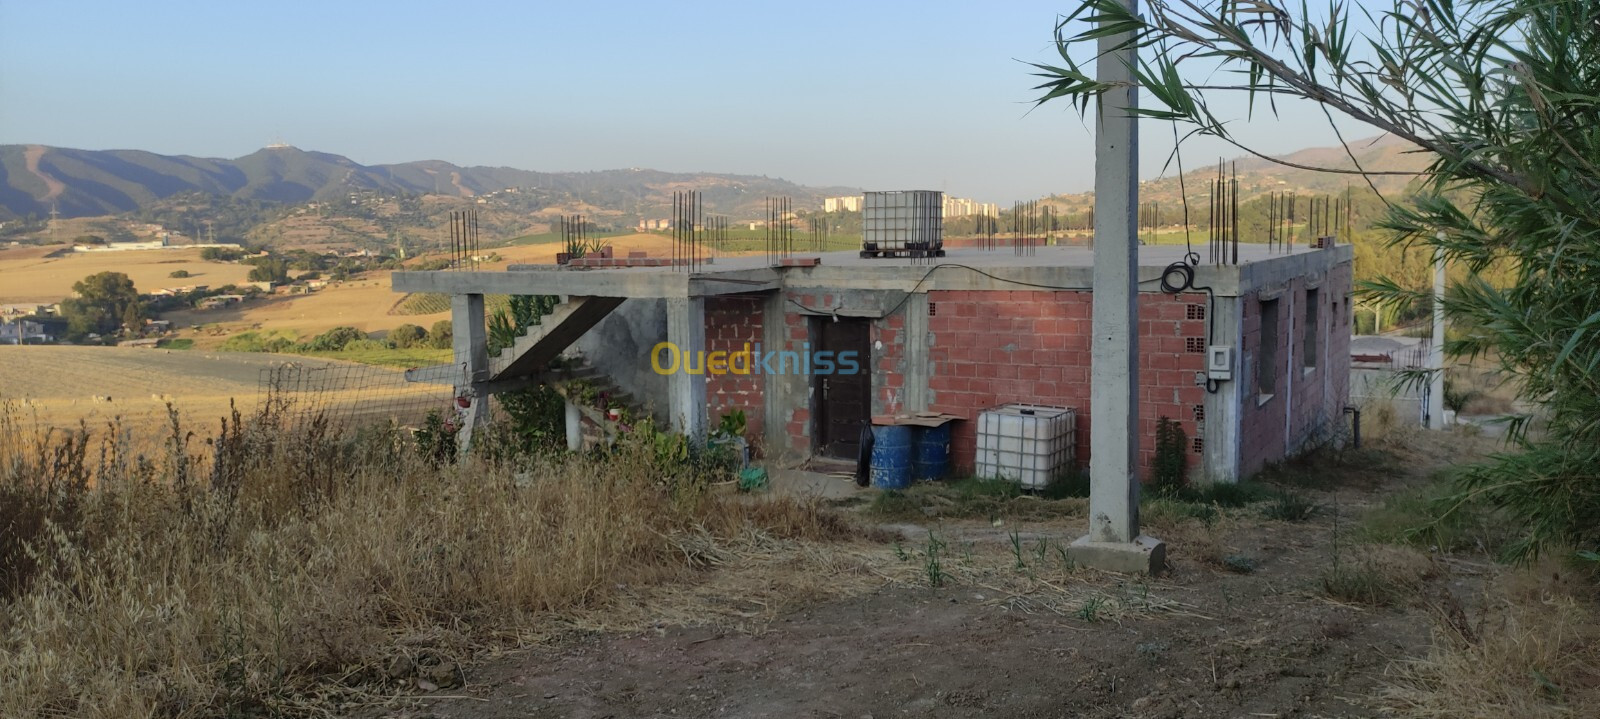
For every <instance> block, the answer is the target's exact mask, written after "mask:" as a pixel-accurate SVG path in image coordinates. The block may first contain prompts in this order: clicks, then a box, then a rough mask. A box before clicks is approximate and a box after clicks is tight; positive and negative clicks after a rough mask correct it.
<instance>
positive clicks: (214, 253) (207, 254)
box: [200, 247, 244, 262]
mask: <svg viewBox="0 0 1600 719" xmlns="http://www.w3.org/2000/svg"><path fill="white" fill-rule="evenodd" d="M243 256H244V255H243V253H241V252H240V251H238V250H230V249H228V248H226V247H202V248H201V249H200V259H202V260H205V261H207V262H233V261H236V260H238V259H239V258H241V257H243Z"/></svg>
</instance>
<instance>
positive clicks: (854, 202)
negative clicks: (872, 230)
mask: <svg viewBox="0 0 1600 719" xmlns="http://www.w3.org/2000/svg"><path fill="white" fill-rule="evenodd" d="M822 211H823V212H860V211H861V196H860V195H845V196H844V197H829V198H827V199H824V200H823V201H822Z"/></svg>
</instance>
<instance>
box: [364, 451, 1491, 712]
mask: <svg viewBox="0 0 1600 719" xmlns="http://www.w3.org/2000/svg"><path fill="white" fill-rule="evenodd" d="M1465 441H1467V442H1469V443H1470V442H1476V441H1477V440H1465ZM1474 451H1477V448H1476V446H1474V447H1473V448H1471V449H1464V448H1463V446H1462V445H1461V444H1460V443H1459V442H1458V443H1455V444H1448V443H1447V444H1445V445H1441V446H1434V447H1431V448H1429V449H1427V450H1425V451H1421V452H1413V453H1409V454H1407V455H1405V456H1404V457H1402V458H1401V460H1402V461H1400V462H1397V463H1394V464H1390V465H1386V466H1383V467H1377V468H1369V469H1367V470H1364V471H1361V472H1356V473H1354V474H1353V475H1352V477H1351V481H1350V482H1348V483H1345V484H1342V485H1340V486H1338V487H1337V488H1332V489H1321V490H1317V489H1305V490H1304V491H1305V493H1306V495H1305V496H1308V497H1310V498H1312V499H1313V500H1314V501H1315V502H1316V503H1317V505H1318V509H1317V511H1316V513H1315V514H1314V515H1313V516H1312V517H1311V518H1310V519H1309V520H1308V521H1279V520H1273V519H1268V518H1265V517H1264V516H1263V514H1262V510H1261V509H1260V508H1259V507H1257V508H1248V507H1245V508H1238V509H1227V510H1223V511H1221V512H1220V513H1219V515H1218V516H1217V517H1215V518H1214V519H1212V520H1210V521H1201V520H1199V519H1196V518H1194V517H1191V516H1183V515H1182V513H1180V512H1174V511H1172V508H1171V507H1163V506H1147V509H1146V515H1147V516H1146V519H1145V530H1146V532H1147V533H1149V534H1152V535H1154V536H1158V537H1160V538H1162V539H1164V540H1166V541H1167V542H1168V543H1169V552H1170V554H1169V563H1170V565H1171V570H1170V571H1169V572H1168V573H1167V574H1166V575H1164V576H1161V577H1157V578H1140V577H1130V576H1122V575H1114V574H1107V573H1100V572H1096V571H1092V570H1087V569H1084V568H1081V567H1075V566H1072V565H1071V563H1070V562H1069V561H1068V560H1067V558H1066V555H1065V554H1064V553H1063V552H1061V551H1060V549H1061V548H1062V547H1064V546H1065V545H1066V543H1068V542H1070V541H1071V540H1072V539H1074V538H1075V537H1076V536H1078V535H1079V534H1081V532H1082V531H1083V527H1084V525H1085V523H1086V518H1085V514H1084V509H1085V505H1084V503H1083V500H1075V499H1067V500H1059V501H1045V500H1036V499H1032V498H1020V499H1012V500H1010V501H1009V503H1007V504H1005V505H1003V506H1001V508H1000V509H999V510H997V512H996V516H995V517H994V518H991V519H982V518H954V517H941V516H937V515H940V514H941V512H940V511H939V510H938V509H937V507H935V508H934V509H933V510H932V511H931V512H930V510H927V509H925V510H923V511H924V514H932V515H935V516H926V517H925V518H924V519H923V520H919V521H915V522H899V523H894V522H887V521H884V520H883V519H882V518H881V516H879V515H874V514H873V513H872V512H869V511H867V507H868V505H869V502H868V501H867V499H866V498H865V497H863V498H862V499H859V500H856V501H846V502H844V503H843V504H844V505H846V506H847V509H848V510H849V511H855V512H859V513H860V518H861V519H862V520H863V521H864V522H867V523H875V524H877V525H878V527H879V529H880V530H882V531H884V532H887V533H888V534H886V535H884V536H888V537H893V538H892V539H886V540H884V541H875V542H866V543H858V544H852V545H850V546H849V547H846V548H835V549H827V550H819V549H816V548H788V549H773V550H770V551H768V550H764V551H761V552H757V553H755V554H754V555H752V556H754V557H757V558H756V559H740V558H726V559H725V560H723V561H720V562H716V563H715V564H716V568H715V569H711V570H708V571H707V572H706V573H705V574H704V576H703V577H702V578H701V579H703V581H702V582H700V583H698V584H697V585H696V586H694V587H692V588H691V589H688V590H684V591H640V592H638V593H632V594H630V599H629V600H628V601H625V602H622V603H619V604H614V605H612V606H610V607H608V608H604V609H599V610H597V611H596V612H595V613H594V614H593V615H591V616H587V617H580V618H577V619H574V620H572V621H571V622H569V623H567V624H563V625H562V626H561V628H560V629H559V630H558V631H553V632H552V633H551V634H550V635H549V636H546V637H540V638H538V639H536V640H532V641H530V642H529V644H530V646H531V648H527V649H524V650H522V651H518V652H513V653H510V654H506V655H501V656H497V657H489V658H479V660H478V661H477V662H476V663H468V664H467V665H466V666H467V668H466V669H465V671H464V672H461V673H460V674H459V675H454V674H452V675H450V676H447V677H442V678H441V677H437V676H436V677H435V679H439V680H440V682H442V683H437V684H436V683H432V682H426V681H425V682H424V683H423V684H421V685H420V687H421V689H423V690H430V691H424V692H422V696H421V697H420V698H418V697H406V698H396V699H394V700H391V701H389V702H387V703H386V704H385V705H384V706H383V708H381V709H378V708H369V709H368V710H367V711H366V712H365V713H364V714H363V715H365V716H401V717H437V718H439V719H444V718H458V717H459V718H463V719H464V718H466V717H494V718H498V717H672V716H695V717H699V716H708V717H709V716H728V717H818V718H822V717H850V718H851V719H857V718H859V717H978V716H1007V717H1148V718H1156V717H1287V716H1303V717H1367V716H1374V715H1376V714H1378V713H1380V712H1379V710H1378V708H1377V707H1376V705H1375V703H1374V698H1375V697H1376V696H1377V695H1378V694H1379V693H1380V692H1381V691H1382V690H1383V688H1384V686H1385V677H1386V675H1387V674H1388V673H1389V672H1391V671H1392V669H1393V667H1394V666H1395V665H1396V663H1397V662H1400V661H1403V660H1406V659H1408V658H1415V657H1419V656H1422V655H1425V654H1426V653H1427V651H1428V647H1429V645H1430V636H1431V635H1432V632H1433V631H1434V627H1435V626H1437V622H1436V621H1435V619H1436V617H1438V616H1441V615H1447V614H1450V613H1452V612H1454V613H1459V612H1460V611H1462V610H1461V608H1462V607H1467V608H1468V611H1470V609H1471V607H1472V606H1473V605H1474V603H1475V602H1477V601H1478V599H1479V597H1480V595H1481V591H1482V587H1483V583H1484V581H1485V580H1484V577H1485V575H1487V574H1489V573H1492V569H1490V568H1489V567H1490V565H1488V564H1487V563H1485V562H1483V561H1482V560H1481V559H1476V560H1475V559H1471V558H1463V557H1454V556H1450V555H1445V554H1436V555H1434V556H1431V557H1430V556H1428V555H1427V554H1426V553H1424V552H1420V551H1415V550H1404V551H1401V550H1400V549H1399V548H1387V550H1394V551H1401V553H1402V554H1404V555H1405V556H1404V557H1403V559H1404V560H1405V561H1403V562H1401V563H1400V564H1399V565H1398V566H1401V567H1411V568H1412V569H1411V573H1412V574H1413V575H1414V576H1412V577H1410V579H1412V580H1414V581H1415V582H1416V585H1415V587H1414V590H1413V593H1412V594H1411V595H1410V596H1409V597H1408V598H1407V599H1406V600H1404V601H1399V602H1395V603H1393V605H1392V606H1380V605H1375V604H1371V603H1364V604H1355V603H1349V602H1343V601H1338V600H1335V599H1332V598H1330V596H1329V595H1328V593H1327V592H1325V591H1324V590H1323V583H1322V582H1323V577H1324V576H1325V575H1326V574H1327V572H1328V571H1329V569H1330V567H1333V566H1334V565H1335V564H1336V563H1337V562H1340V561H1343V562H1346V563H1355V562H1359V561H1361V560H1359V559H1357V558H1356V556H1357V555H1358V554H1360V552H1361V550H1359V549H1357V548H1356V546H1355V545H1357V544H1359V542H1358V541H1357V539H1356V536H1355V535H1356V534H1357V532H1358V530H1357V529H1356V518H1357V517H1358V516H1359V515H1360V514H1361V513H1362V512H1363V511H1365V509H1366V508H1367V507H1369V506H1371V505H1373V504H1374V503H1375V502H1378V501H1380V500H1381V498H1382V497H1383V496H1384V495H1385V494H1387V493H1390V492H1393V491H1396V490H1397V489H1400V488H1402V487H1405V486H1408V485H1410V484H1413V483H1416V482H1419V481H1422V478H1423V477H1425V476H1426V475H1427V473H1428V472H1430V471H1431V470H1432V469H1433V468H1434V467H1437V466H1440V465H1441V464H1443V463H1445V462H1447V461H1449V460H1451V459H1452V458H1457V457H1460V456H1462V454H1463V453H1466V452H1474ZM867 496H870V495H867ZM1387 550H1386V551H1387ZM930 557H931V558H932V561H930ZM934 564H936V565H938V566H937V568H936V569H935V568H930V565H934ZM935 574H937V575H938V580H937V581H938V584H939V586H932V585H933V584H934V581H935V580H934V579H932V577H933V576H934V575H935ZM451 666H454V665H453V664H452V665H451ZM461 680H464V684H463V683H462V681H461ZM399 684H400V689H399V690H398V691H400V692H401V694H403V695H404V694H410V693H416V692H417V691H418V689H417V687H418V686H419V685H417V684H416V683H415V682H414V681H412V682H411V683H409V684H408V681H407V680H405V679H403V678H402V679H401V680H400V682H399Z"/></svg>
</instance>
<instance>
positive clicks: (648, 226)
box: [639, 220, 672, 232]
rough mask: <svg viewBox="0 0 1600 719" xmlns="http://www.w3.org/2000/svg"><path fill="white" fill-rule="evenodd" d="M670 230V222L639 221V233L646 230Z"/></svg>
mask: <svg viewBox="0 0 1600 719" xmlns="http://www.w3.org/2000/svg"><path fill="white" fill-rule="evenodd" d="M670 229H672V220H639V231H640V232H644V231H646V230H670Z"/></svg>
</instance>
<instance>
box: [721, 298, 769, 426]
mask: <svg viewBox="0 0 1600 719" xmlns="http://www.w3.org/2000/svg"><path fill="white" fill-rule="evenodd" d="M762 303H763V299H762V298H761V297H755V296H746V295H723V296H719V297H708V298H706V353H707V356H708V357H709V356H710V354H711V353H713V352H727V353H730V354H731V353H735V352H743V351H745V350H746V349H748V350H749V351H750V352H751V353H754V352H755V351H756V346H757V345H758V344H760V343H761V336H762V324H763V321H762ZM763 349H764V348H763ZM749 369H751V371H750V373H749V374H738V373H735V372H731V371H730V372H727V373H724V374H713V373H707V374H706V402H707V403H708V405H709V407H708V412H707V415H706V416H707V419H708V420H709V421H710V422H711V425H712V426H713V427H715V426H716V424H717V423H718V422H720V421H721V420H722V416H723V415H724V414H727V413H728V412H729V411H731V410H735V409H742V410H744V416H745V426H746V430H745V436H746V437H749V438H751V439H752V440H755V439H756V438H759V437H761V436H763V433H764V431H765V418H764V414H763V408H764V407H765V399H764V397H763V390H764V386H765V382H766V380H765V378H763V377H762V376H761V375H760V374H757V373H756V372H755V369H754V368H749Z"/></svg>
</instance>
